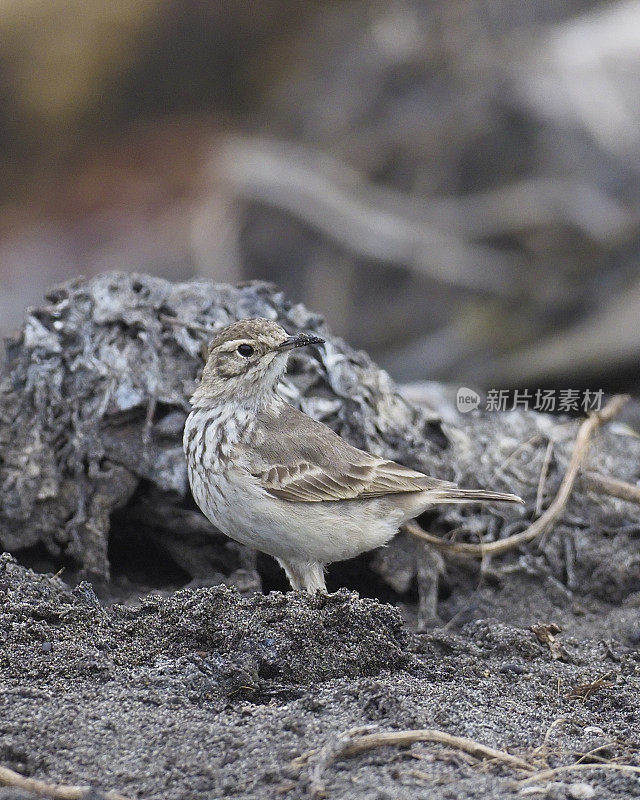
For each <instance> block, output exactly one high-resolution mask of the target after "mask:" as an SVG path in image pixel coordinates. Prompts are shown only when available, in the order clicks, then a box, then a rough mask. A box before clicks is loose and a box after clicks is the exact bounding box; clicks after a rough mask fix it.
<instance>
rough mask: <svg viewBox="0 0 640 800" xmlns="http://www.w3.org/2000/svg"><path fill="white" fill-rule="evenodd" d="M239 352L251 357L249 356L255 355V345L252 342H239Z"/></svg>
mask: <svg viewBox="0 0 640 800" xmlns="http://www.w3.org/2000/svg"><path fill="white" fill-rule="evenodd" d="M238 352H239V353H240V355H241V356H244V358H249V356H252V355H253V347H251V345H250V344H239V345H238Z"/></svg>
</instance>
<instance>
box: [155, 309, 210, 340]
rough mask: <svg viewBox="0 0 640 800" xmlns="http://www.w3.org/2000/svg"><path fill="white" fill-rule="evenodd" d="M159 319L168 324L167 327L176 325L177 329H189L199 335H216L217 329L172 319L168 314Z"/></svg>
mask: <svg viewBox="0 0 640 800" xmlns="http://www.w3.org/2000/svg"><path fill="white" fill-rule="evenodd" d="M158 319H159V320H160V321H161V322H166V324H167V325H174V326H175V327H176V328H187V329H188V330H192V331H197V332H198V333H208V334H209V335H210V336H213V335H214V334H215V333H216V330H215V328H209V327H207V326H206V325H198V324H197V323H196V322H187V321H186V320H183V319H178V318H177V317H170V316H169V315H168V314H159V315H158Z"/></svg>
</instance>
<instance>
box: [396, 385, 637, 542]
mask: <svg viewBox="0 0 640 800" xmlns="http://www.w3.org/2000/svg"><path fill="white" fill-rule="evenodd" d="M628 400H629V396H628V395H621V394H619V395H615V396H614V397H612V398H611V400H609V402H608V403H607V404H606V405H605V407H604V408H603V409H602V410H601V411H597V412H593V413H592V414H590V415H589V416H588V417H587V419H585V421H584V422H583V423H582V425H580V428H579V429H578V434H577V436H576V440H575V444H574V447H573V452H572V453H571V459H570V461H569V465H568V467H567V471H566V472H565V474H564V477H563V479H562V483H561V484H560V488H559V489H558V493H557V495H556V496H555V498H554V499H553V502H552V503H551V505H550V506H549V507H548V508H547V509H546V511H544V512H543V513H542V514H541V515H540V516H539V517H538V519H536V520H535V521H534V522H532V523H531V525H529V527H528V528H526V530H524V531H521V532H520V533H516V534H514V535H513V536H509V537H508V538H506V539H499V540H498V541H496V542H486V543H483V544H471V543H465V542H447V541H445V540H443V539H441V538H439V537H438V536H434V535H433V534H430V533H427V532H426V531H423V530H422V528H421V527H420V526H419V525H417V524H416V523H415V522H408V523H406V524H405V528H406V530H407V531H408V532H409V533H410V534H412V535H413V536H416V537H417V538H419V539H423V540H424V541H427V542H429V543H430V544H432V545H434V547H437V548H438V549H440V550H444V551H445V552H448V553H456V554H458V555H463V556H470V557H473V558H484V557H485V556H487V555H496V554H499V553H505V552H507V551H508V550H512V549H513V548H514V547H519V546H520V545H522V544H525V543H526V542H530V541H532V540H533V539H536V538H537V537H538V536H540V535H542V534H543V533H545V531H547V530H549V528H550V527H551V526H552V525H553V524H554V523H555V522H556V521H557V520H558V518H559V517H560V516H561V515H562V513H563V512H564V510H565V508H566V505H567V502H568V501H569V498H570V497H571V492H572V490H573V486H574V483H575V481H576V478H577V476H578V473H579V471H580V467H581V466H582V462H583V461H584V458H585V456H586V454H587V451H588V449H589V443H590V441H591V437H592V436H593V434H594V432H595V431H596V430H597V429H598V428H599V427H600V426H601V425H603V424H605V423H606V422H610V421H611V420H612V419H613V418H614V417H615V416H616V415H617V414H619V413H620V410H621V409H622V407H623V406H624V405H625V403H626V402H627V401H628Z"/></svg>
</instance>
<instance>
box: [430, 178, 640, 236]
mask: <svg viewBox="0 0 640 800" xmlns="http://www.w3.org/2000/svg"><path fill="white" fill-rule="evenodd" d="M429 212H430V214H431V215H432V216H433V218H434V219H439V220H441V221H442V222H443V223H444V222H446V223H447V224H448V225H450V226H451V227H452V228H453V229H454V230H455V231H456V232H457V233H458V234H460V235H461V236H465V237H467V238H482V237H488V236H499V235H504V234H508V233H518V232H520V231H524V230H529V229H532V228H546V227H550V226H558V225H565V226H567V227H570V228H575V229H577V230H579V231H580V232H581V233H582V234H583V235H584V236H585V237H587V238H589V239H591V240H592V241H595V242H598V243H599V244H602V245H611V244H616V243H618V242H620V241H623V240H624V239H625V238H627V237H628V236H630V235H631V234H632V233H633V232H634V231H635V230H637V227H638V225H639V224H640V214H639V213H638V211H637V210H634V211H630V210H629V209H627V208H625V207H624V206H623V205H621V204H620V203H618V202H617V201H616V200H614V199H612V198H610V197H608V196H607V195H605V194H604V193H603V192H601V191H600V190H599V189H598V188H597V187H596V186H594V185H592V184H590V183H588V182H586V181H575V180H565V179H560V178H533V179H531V180H525V181H519V182H516V183H512V184H509V185H506V186H500V187H498V188H496V189H491V190H490V191H487V192H480V193H476V194H471V195H467V196H465V197H459V198H452V199H437V198H436V199H434V200H431V201H429Z"/></svg>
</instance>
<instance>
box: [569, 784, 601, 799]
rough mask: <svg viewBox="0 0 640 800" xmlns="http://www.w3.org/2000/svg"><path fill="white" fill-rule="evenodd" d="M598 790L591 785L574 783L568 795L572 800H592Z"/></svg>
mask: <svg viewBox="0 0 640 800" xmlns="http://www.w3.org/2000/svg"><path fill="white" fill-rule="evenodd" d="M595 793H596V790H595V789H594V788H593V786H592V785H591V784H590V783H572V784H571V786H569V788H568V789H567V794H568V796H569V797H571V798H572V800H591V798H592V797H593V796H594V795H595Z"/></svg>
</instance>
